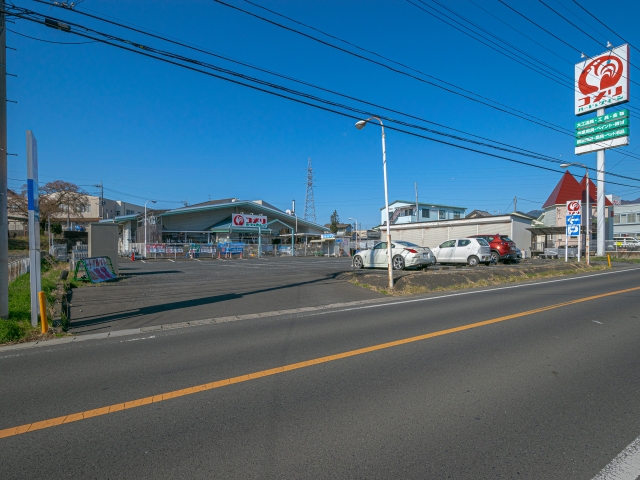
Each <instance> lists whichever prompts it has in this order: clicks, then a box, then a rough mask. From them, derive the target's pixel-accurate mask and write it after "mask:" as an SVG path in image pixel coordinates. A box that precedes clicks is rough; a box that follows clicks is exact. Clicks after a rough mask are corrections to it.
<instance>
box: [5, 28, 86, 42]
mask: <svg viewBox="0 0 640 480" xmlns="http://www.w3.org/2000/svg"><path fill="white" fill-rule="evenodd" d="M7 32H11V33H15V34H16V35H20V36H21V37H27V38H30V39H32V40H37V41H39V42H46V43H59V44H61V45H81V44H84V43H96V42H93V41H92V42H54V41H52V40H45V39H43V38H36V37H31V36H29V35H25V34H24V33H20V32H16V31H15V30H11V29H10V28H7Z"/></svg>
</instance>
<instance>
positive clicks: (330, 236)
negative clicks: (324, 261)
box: [320, 233, 336, 240]
mask: <svg viewBox="0 0 640 480" xmlns="http://www.w3.org/2000/svg"><path fill="white" fill-rule="evenodd" d="M320 238H323V239H325V240H333V239H334V238H336V234H335V233H322V234H321V235H320Z"/></svg>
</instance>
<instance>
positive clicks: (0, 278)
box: [0, 0, 9, 318]
mask: <svg viewBox="0 0 640 480" xmlns="http://www.w3.org/2000/svg"><path fill="white" fill-rule="evenodd" d="M0 8H1V9H2V11H4V0H0ZM6 26H7V25H6V19H5V15H4V13H0V30H1V31H0V97H1V98H0V273H1V274H0V318H7V317H8V316H9V275H8V274H7V272H8V270H9V219H8V215H7V213H8V210H7V67H6V65H7V58H6V57H7V55H6V52H7V50H6V40H7V28H6Z"/></svg>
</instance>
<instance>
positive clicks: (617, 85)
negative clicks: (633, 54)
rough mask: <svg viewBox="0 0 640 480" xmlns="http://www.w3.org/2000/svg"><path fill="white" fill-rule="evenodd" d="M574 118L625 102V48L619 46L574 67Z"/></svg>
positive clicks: (627, 72)
mask: <svg viewBox="0 0 640 480" xmlns="http://www.w3.org/2000/svg"><path fill="white" fill-rule="evenodd" d="M575 82H576V84H577V86H578V88H577V89H576V92H575V114H576V115H584V114H585V113H589V112H594V111H596V110H597V109H598V108H605V107H612V106H613V105H618V104H620V103H624V102H628V101H629V45H621V46H620V47H616V48H613V49H611V50H609V51H607V52H605V53H603V54H601V55H598V56H596V57H591V58H587V59H585V60H583V61H582V62H580V63H578V64H576V66H575Z"/></svg>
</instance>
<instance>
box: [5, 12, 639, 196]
mask: <svg viewBox="0 0 640 480" xmlns="http://www.w3.org/2000/svg"><path fill="white" fill-rule="evenodd" d="M19 10H20V12H22V13H21V14H17V13H15V11H14V12H13V14H14V15H17V16H19V17H20V18H23V19H25V20H29V21H32V22H35V23H38V24H41V25H43V24H44V20H45V18H46V19H49V20H50V21H51V20H53V21H58V22H61V20H59V19H55V18H54V19H52V18H51V17H48V16H47V17H45V16H44V15H42V14H39V13H38V12H34V11H31V10H28V9H19ZM66 25H67V27H68V29H67V31H68V32H69V33H73V34H75V35H78V36H81V37H83V38H88V39H91V40H95V41H98V42H101V43H105V44H107V45H111V46H115V47H117V48H120V49H123V50H127V51H130V52H134V53H137V54H139V55H144V56H146V57H149V58H153V59H156V60H160V61H163V62H166V63H169V64H173V65H176V66H180V67H182V68H186V69H189V70H192V71H196V72H199V73H203V74H205V75H208V76H211V77H214V78H219V79H222V80H225V81H228V82H231V83H235V84H237V85H241V86H245V87H248V88H251V89H254V90H258V91H261V92H265V93H269V94H271V95H274V96H278V97H280V98H285V99H288V100H292V101H295V102H297V103H301V104H304V105H308V106H311V107H314V108H317V109H320V110H324V111H327V112H331V113H334V114H338V115H341V116H344V117H348V118H351V119H355V120H359V119H361V117H360V116H354V115H351V114H349V113H345V112H341V111H339V110H335V109H333V108H328V107H325V106H323V105H317V104H315V103H311V102H309V101H306V100H301V99H298V98H294V97H290V96H288V95H284V94H282V93H278V92H274V91H272V90H267V89H266V88H262V87H259V86H256V85H251V84H247V83H244V82H242V81H239V80H235V79H233V78H229V77H225V76H222V75H219V74H216V73H212V72H208V71H206V70H202V69H200V68H196V67H193V66H190V65H185V64H184V63H180V62H179V61H176V60H181V61H188V62H190V63H194V64H199V63H200V62H198V61H196V60H193V59H188V58H186V57H182V56H178V55H175V54H171V53H169V52H160V51H156V49H153V48H151V47H148V46H145V45H141V44H139V43H134V42H131V41H129V40H124V39H118V37H115V36H113V35H109V34H104V33H101V32H97V34H99V35H102V36H105V37H107V38H109V40H104V39H100V38H96V37H93V36H90V35H88V34H86V33H82V32H79V31H77V30H76V29H75V27H77V28H81V29H84V30H85V31H92V32H96V31H95V30H92V29H88V28H87V27H84V26H82V25H78V24H74V23H71V22H67V23H66ZM114 41H119V42H121V43H124V44H126V45H124V44H123V45H120V44H118V43H113V42H114ZM132 47H135V48H132ZM158 55H162V56H158ZM171 55H173V56H172V57H171V58H170V59H169V58H164V56H171ZM243 77H244V76H243ZM265 83H267V82H265ZM269 86H270V87H271V88H278V87H279V86H277V85H275V84H269ZM279 88H281V89H283V90H285V91H287V92H289V91H290V89H286V88H284V87H279ZM316 98H317V97H316ZM319 100H320V101H322V99H319ZM331 104H333V102H331ZM340 107H341V108H347V106H340ZM387 129H389V130H395V131H398V132H402V133H406V134H408V135H412V136H414V137H418V138H423V139H426V140H430V141H434V142H437V143H440V144H444V145H449V146H453V147H456V148H460V149H464V150H467V151H472V152H476V153H480V154H482V155H487V156H491V157H494V158H500V159H503V160H506V161H509V162H513V163H517V164H522V165H528V166H532V167H535V168H539V169H543V170H548V171H553V172H557V173H562V171H560V170H556V169H552V168H548V167H543V166H540V165H536V164H532V163H529V162H523V161H521V160H516V159H513V158H509V157H504V156H502V155H496V154H492V153H489V152H485V151H482V150H477V149H474V148H469V147H465V146H462V145H459V144H455V143H452V142H448V141H444V140H440V139H436V138H433V137H428V136H425V135H422V134H418V133H416V132H411V131H408V130H404V129H401V128H398V127H393V126H391V125H387ZM494 148H495V147H494ZM624 178H628V179H630V180H633V181H640V179H636V178H633V177H624ZM609 183H611V184H615V185H622V186H627V187H631V188H636V186H635V185H627V184H620V183H617V182H610V181H609Z"/></svg>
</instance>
